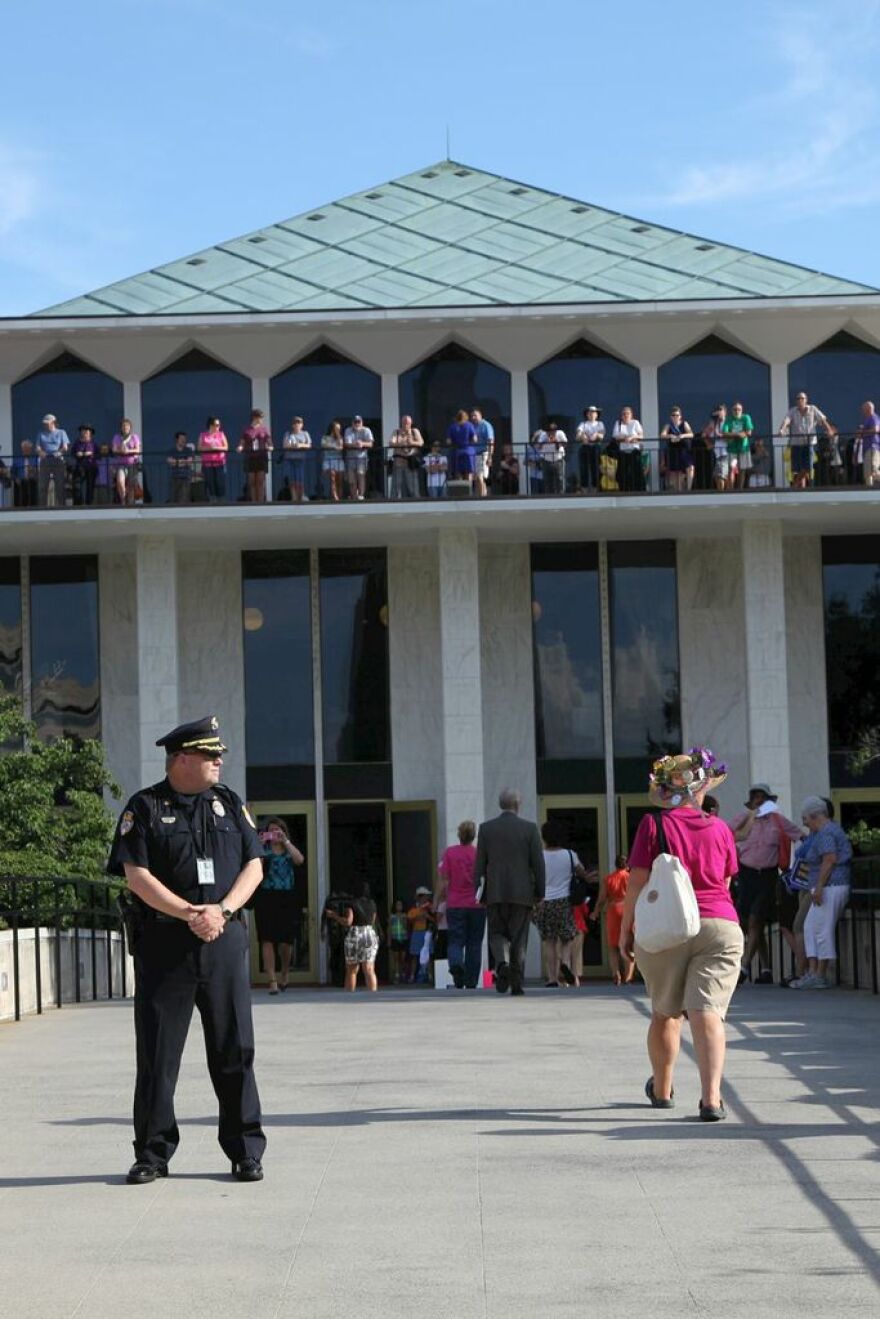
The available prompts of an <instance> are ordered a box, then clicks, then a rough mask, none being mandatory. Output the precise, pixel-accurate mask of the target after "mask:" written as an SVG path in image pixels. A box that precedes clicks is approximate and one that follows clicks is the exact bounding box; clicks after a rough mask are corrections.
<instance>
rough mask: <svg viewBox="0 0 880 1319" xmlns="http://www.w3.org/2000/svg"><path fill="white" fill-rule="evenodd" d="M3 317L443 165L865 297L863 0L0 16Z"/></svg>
mask: <svg viewBox="0 0 880 1319" xmlns="http://www.w3.org/2000/svg"><path fill="white" fill-rule="evenodd" d="M3 34H4V48H5V56H6V58H5V59H4V70H3V77H2V80H0V315H7V316H9V315H16V314H20V313H24V312H27V311H32V310H35V309H37V308H39V307H41V306H46V305H49V304H51V303H53V302H57V301H60V300H62V299H64V298H66V297H71V296H73V295H75V294H77V293H81V292H86V291H88V290H89V289H92V288H97V287H99V286H100V285H102V284H106V283H109V282H111V281H113V280H115V279H121V278H124V277H125V276H127V275H131V274H134V273H136V272H137V271H140V270H144V269H148V268H149V267H151V266H155V265H159V264H162V263H163V262H165V261H169V260H173V259H175V258H177V257H180V256H184V255H187V254H188V253H190V252H192V251H195V250H198V249H199V248H202V247H205V246H209V245H210V244H211V243H214V242H220V241H222V240H223V239H226V238H231V237H233V236H235V235H237V234H240V233H244V232H247V231H249V230H251V229H255V228H259V227H261V226H262V225H265V224H269V223H271V222H272V221H274V220H280V219H283V218H285V217H287V216H290V215H295V214H297V213H298V212H299V211H302V210H306V209H309V208H312V207H314V206H318V205H320V204H322V203H325V202H328V201H332V200H334V199H335V198H337V197H341V196H344V195H346V194H347V193H350V192H355V191H357V190H359V189H361V188H365V187H368V186H369V185H372V184H377V183H381V182H384V181H385V180H387V179H390V178H394V177H395V176H397V175H400V174H404V173H407V172H409V171H410V170H414V169H417V168H419V167H421V166H424V165H427V164H429V163H433V162H434V161H436V160H438V159H440V158H442V157H443V156H444V155H445V151H446V127H447V124H448V125H449V131H450V136H451V154H452V156H453V158H455V159H456V160H461V161H464V162H466V163H468V164H472V165H474V166H476V167H479V168H482V169H486V170H489V171H492V172H496V173H499V174H504V175H507V176H508V177H511V178H516V179H519V180H522V181H525V182H527V183H531V184H535V185H537V186H542V187H546V188H549V189H551V190H554V191H559V192H564V193H566V194H568V195H571V196H575V197H578V198H580V199H583V200H586V201H591V202H595V203H597V204H600V205H604V206H608V207H610V208H612V209H619V210H623V211H626V212H628V213H630V214H633V215H637V216H639V217H640V218H642V219H648V220H654V221H657V222H660V223H664V224H669V225H672V226H674V227H676V228H682V229H685V230H688V231H689V232H692V233H698V234H701V235H704V236H707V237H710V238H713V239H716V240H718V241H722V242H730V243H735V244H738V245H740V246H743V247H747V248H751V249H753V250H755V251H759V252H764V253H766V254H768V255H771V256H778V257H782V258H785V259H788V260H791V261H795V262H798V263H800V264H802V265H806V266H810V267H814V268H817V269H820V270H825V271H827V272H829V273H831V274H834V275H840V276H846V277H848V278H851V279H856V280H861V281H863V282H866V283H869V284H875V285H878V286H880V244H878V242H877V239H876V231H877V227H878V209H880V171H878V167H877V159H876V157H877V148H876V145H875V144H876V142H877V140H878V136H880V134H878V129H880V122H878V120H880V106H878V97H880V83H878V78H877V76H876V69H877V67H878V55H880V0H836V2H835V3H832V2H831V0H808V2H805V3H801V4H789V3H787V2H786V0H779V2H778V3H777V0H764V2H762V0H741V2H740V3H739V4H737V5H735V6H734V5H727V4H724V5H721V4H715V5H712V4H707V3H706V2H705V0H701V2H700V3H691V0H681V2H680V3H678V2H677V0H668V3H666V4H657V3H656V0H630V3H628V4H625V5H624V4H609V3H607V2H605V3H602V4H598V3H596V2H595V0H541V3H535V0H444V3H443V4H439V3H431V4H427V3H423V0H372V2H370V3H367V0H362V2H360V3H355V2H354V0H336V2H335V3H332V4H326V5H323V6H322V5H317V4H315V3H313V2H312V3H309V4H303V3H300V2H299V0H249V3H243V2H242V0H77V2H76V3H71V2H70V0H27V3H18V4H14V3H11V2H10V3H8V4H7V5H4V14H3Z"/></svg>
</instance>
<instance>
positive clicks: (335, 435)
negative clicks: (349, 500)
mask: <svg viewBox="0 0 880 1319" xmlns="http://www.w3.org/2000/svg"><path fill="white" fill-rule="evenodd" d="M343 445H344V440H343V437H342V422H341V421H331V423H330V426H329V428H328V430H327V433H326V435H323V436H322V437H321V449H322V451H323V454H324V456H323V458H322V459H321V470H322V471H323V473H324V475H325V476H326V478H327V481H328V483H329V485H330V498H331V499H332V500H333V503H334V504H338V503H339V500H340V498H341V494H342V477H343V473H344V471H345V461H344V459H343V457H342V450H343Z"/></svg>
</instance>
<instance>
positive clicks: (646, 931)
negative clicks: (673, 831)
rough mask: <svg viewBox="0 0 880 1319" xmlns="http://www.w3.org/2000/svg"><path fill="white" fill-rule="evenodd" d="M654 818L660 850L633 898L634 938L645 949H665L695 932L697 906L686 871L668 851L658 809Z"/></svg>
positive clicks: (663, 950) (651, 950) (696, 931)
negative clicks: (643, 885)
mask: <svg viewBox="0 0 880 1319" xmlns="http://www.w3.org/2000/svg"><path fill="white" fill-rule="evenodd" d="M654 819H655V822H656V825H657V842H658V844H659V846H660V851H659V852H658V854H657V856H655V858H654V864H653V865H652V866H651V873H650V875H649V876H648V882H647V884H646V885H645V887H644V888H643V889H642V891H641V893H640V894H639V896H638V899H637V901H636V909H635V941H636V943H637V944H638V946H639V947H640V948H643V949H644V950H645V952H646V953H665V952H666V951H667V950H668V949H669V948H677V947H678V946H679V945H680V944H683V943H687V941H688V939H693V937H694V935H695V934H699V931H700V909H699V907H698V906H697V899H696V896H695V894H694V886H693V884H692V883H691V877H690V875H689V874H688V872H687V871H686V870H685V868H684V866H683V865H682V863H681V861H680V860H679V859H678V857H677V856H673V855H672V854H671V852H670V851H669V844H668V843H667V841H666V834H665V832H664V829H663V823H662V820H661V818H660V814H659V812H658V814H657V815H655V817H654Z"/></svg>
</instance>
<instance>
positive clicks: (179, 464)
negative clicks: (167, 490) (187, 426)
mask: <svg viewBox="0 0 880 1319" xmlns="http://www.w3.org/2000/svg"><path fill="white" fill-rule="evenodd" d="M195 461H196V450H195V445H193V444H191V443H190V442H189V440H188V439H187V435H186V431H176V432H175V435H174V443H173V445H172V446H171V450H170V452H169V454H168V458H167V463H168V468H169V471H170V473H171V503H172V504H188V503H189V502H190V499H191V498H192V480H193V467H194V465H195Z"/></svg>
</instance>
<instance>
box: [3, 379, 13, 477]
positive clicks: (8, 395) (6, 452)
mask: <svg viewBox="0 0 880 1319" xmlns="http://www.w3.org/2000/svg"><path fill="white" fill-rule="evenodd" d="M12 441H13V434H12V386H11V385H7V384H5V383H3V382H0V457H3V458H5V459H6V465H7V467H8V466H9V458H10V455H11V454H12Z"/></svg>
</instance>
